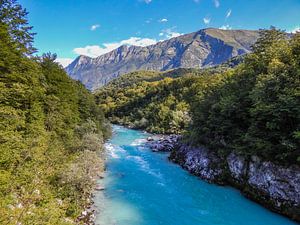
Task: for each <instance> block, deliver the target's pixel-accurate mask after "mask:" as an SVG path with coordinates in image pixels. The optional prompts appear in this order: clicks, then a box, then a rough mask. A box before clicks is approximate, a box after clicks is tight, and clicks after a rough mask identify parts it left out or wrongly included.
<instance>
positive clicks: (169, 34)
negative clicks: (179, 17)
mask: <svg viewBox="0 0 300 225" xmlns="http://www.w3.org/2000/svg"><path fill="white" fill-rule="evenodd" d="M175 28H176V27H171V28H168V29H164V30H162V31H161V32H160V33H159V34H158V35H159V36H161V37H164V38H165V39H170V38H175V37H178V36H180V35H182V33H179V32H177V31H174V29H175Z"/></svg>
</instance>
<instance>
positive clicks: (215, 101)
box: [96, 28, 300, 164]
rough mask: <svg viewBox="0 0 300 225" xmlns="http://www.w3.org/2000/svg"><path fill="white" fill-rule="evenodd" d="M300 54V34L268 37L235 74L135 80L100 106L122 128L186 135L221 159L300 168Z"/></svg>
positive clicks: (116, 85)
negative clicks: (256, 159)
mask: <svg viewBox="0 0 300 225" xmlns="http://www.w3.org/2000/svg"><path fill="white" fill-rule="evenodd" d="M299 46H300V34H299V33H298V34H295V35H293V36H292V37H288V36H287V35H286V33H285V32H282V31H279V30H276V29H275V28H271V29H270V30H262V31H260V38H259V39H258V41H257V43H256V44H254V45H253V47H252V49H253V53H251V54H248V55H247V56H246V57H244V59H243V63H241V64H240V65H238V66H237V67H236V68H234V69H231V68H230V69H228V68H227V67H228V65H231V64H235V63H234V60H233V61H232V62H229V63H228V65H227V66H223V67H220V68H221V69H220V68H219V69H211V70H196V71H195V70H194V71H189V70H182V71H181V72H180V73H179V74H178V73H176V72H178V71H174V72H172V71H170V72H168V73H166V74H164V73H153V72H151V73H149V72H139V73H132V74H128V75H125V76H122V77H121V78H118V79H116V80H114V81H113V82H111V83H110V84H109V85H107V86H106V87H104V88H102V89H100V90H99V91H97V92H96V96H97V97H98V100H97V102H98V103H99V105H100V106H101V107H102V108H103V109H104V111H105V113H106V115H107V116H108V117H110V119H111V121H113V122H116V123H121V124H126V125H130V126H132V127H136V128H143V129H146V130H148V131H150V132H158V133H185V138H186V139H187V140H188V141H189V142H190V143H193V144H194V145H204V146H206V147H209V148H213V149H215V150H218V151H220V153H221V154H228V153H229V152H231V151H238V152H239V153H241V154H244V155H247V156H250V155H255V154H256V155H258V156H261V157H263V158H265V159H268V160H272V161H276V162H278V163H280V164H285V163H288V164H299V162H300V152H299V151H300V150H299V149H300V148H299V147H300V136H299V131H300V96H299V95H300V72H299V71H300V64H299V62H300V50H299V49H300V47H299ZM226 68H227V70H226ZM172 73H174V74H173V76H172ZM142 77H144V79H142ZM128 81H129V82H128Z"/></svg>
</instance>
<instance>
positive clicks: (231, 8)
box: [19, 0, 300, 65]
mask: <svg viewBox="0 0 300 225" xmlns="http://www.w3.org/2000/svg"><path fill="white" fill-rule="evenodd" d="M19 2H20V3H21V4H22V5H23V7H25V8H26V9H27V10H28V11H29V16H28V19H29V22H30V24H31V25H32V26H34V31H35V32H36V33H37V35H36V37H35V46H36V47H37V48H38V49H39V51H40V53H43V52H53V53H57V55H58V57H59V61H60V62H62V63H63V64H64V65H66V64H67V63H68V62H70V61H71V60H72V59H74V58H75V57H77V56H78V55H80V54H83V55H88V56H91V57H96V56H98V55H101V54H104V53H106V52H108V51H110V50H112V49H114V48H116V47H118V46H120V45H122V44H128V45H130V44H134V45H140V46H145V45H149V44H154V43H155V42H157V41H160V40H164V39H168V38H170V37H175V36H178V35H180V34H185V33H190V32H194V31H197V30H200V29H203V28H207V27H215V28H223V29H259V28H269V27H270V26H271V25H274V26H276V27H278V28H281V29H285V30H287V31H293V30H296V29H299V27H300V0H19Z"/></svg>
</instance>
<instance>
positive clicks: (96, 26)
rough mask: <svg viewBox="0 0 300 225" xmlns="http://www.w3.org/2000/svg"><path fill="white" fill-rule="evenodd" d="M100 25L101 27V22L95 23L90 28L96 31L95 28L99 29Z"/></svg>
mask: <svg viewBox="0 0 300 225" xmlns="http://www.w3.org/2000/svg"><path fill="white" fill-rule="evenodd" d="M99 27H100V24H94V25H92V26H91V28H90V30H91V31H94V30H96V29H98V28H99Z"/></svg>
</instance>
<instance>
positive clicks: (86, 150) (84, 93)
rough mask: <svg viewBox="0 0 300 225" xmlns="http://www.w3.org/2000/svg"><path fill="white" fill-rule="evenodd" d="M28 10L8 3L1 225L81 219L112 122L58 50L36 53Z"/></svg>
mask: <svg viewBox="0 0 300 225" xmlns="http://www.w3.org/2000/svg"><path fill="white" fill-rule="evenodd" d="M26 16H27V12H26V10H25V9H23V8H22V7H21V6H20V5H19V4H18V3H17V2H16V1H13V0H4V1H1V4H0V46H1V48H0V224H49V225H50V224H51V225H53V224H74V221H75V220H76V218H77V217H78V215H80V213H81V212H82V210H83V209H84V207H85V206H86V205H88V204H90V202H89V201H90V194H91V191H92V190H93V187H94V184H95V178H96V176H97V175H98V174H99V172H101V171H103V169H104V163H103V160H104V157H103V148H102V144H103V142H104V140H105V139H106V138H108V137H109V135H110V126H109V123H108V122H107V121H106V120H105V118H104V114H103V113H102V112H101V111H100V110H99V108H98V106H97V105H96V103H95V100H94V96H93V95H92V94H91V93H90V92H89V91H88V90H86V89H85V87H84V86H83V85H82V84H81V83H80V82H77V81H73V80H71V79H70V78H69V77H68V75H67V74H66V73H65V71H64V69H63V68H62V67H61V66H60V65H58V64H57V63H56V62H55V59H56V56H55V55H54V54H50V53H46V54H44V55H42V56H40V57H38V56H36V55H34V53H35V52H36V49H35V48H34V47H33V39H34V34H33V33H32V31H31V30H32V27H30V26H29V25H28V21H27V19H26Z"/></svg>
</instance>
